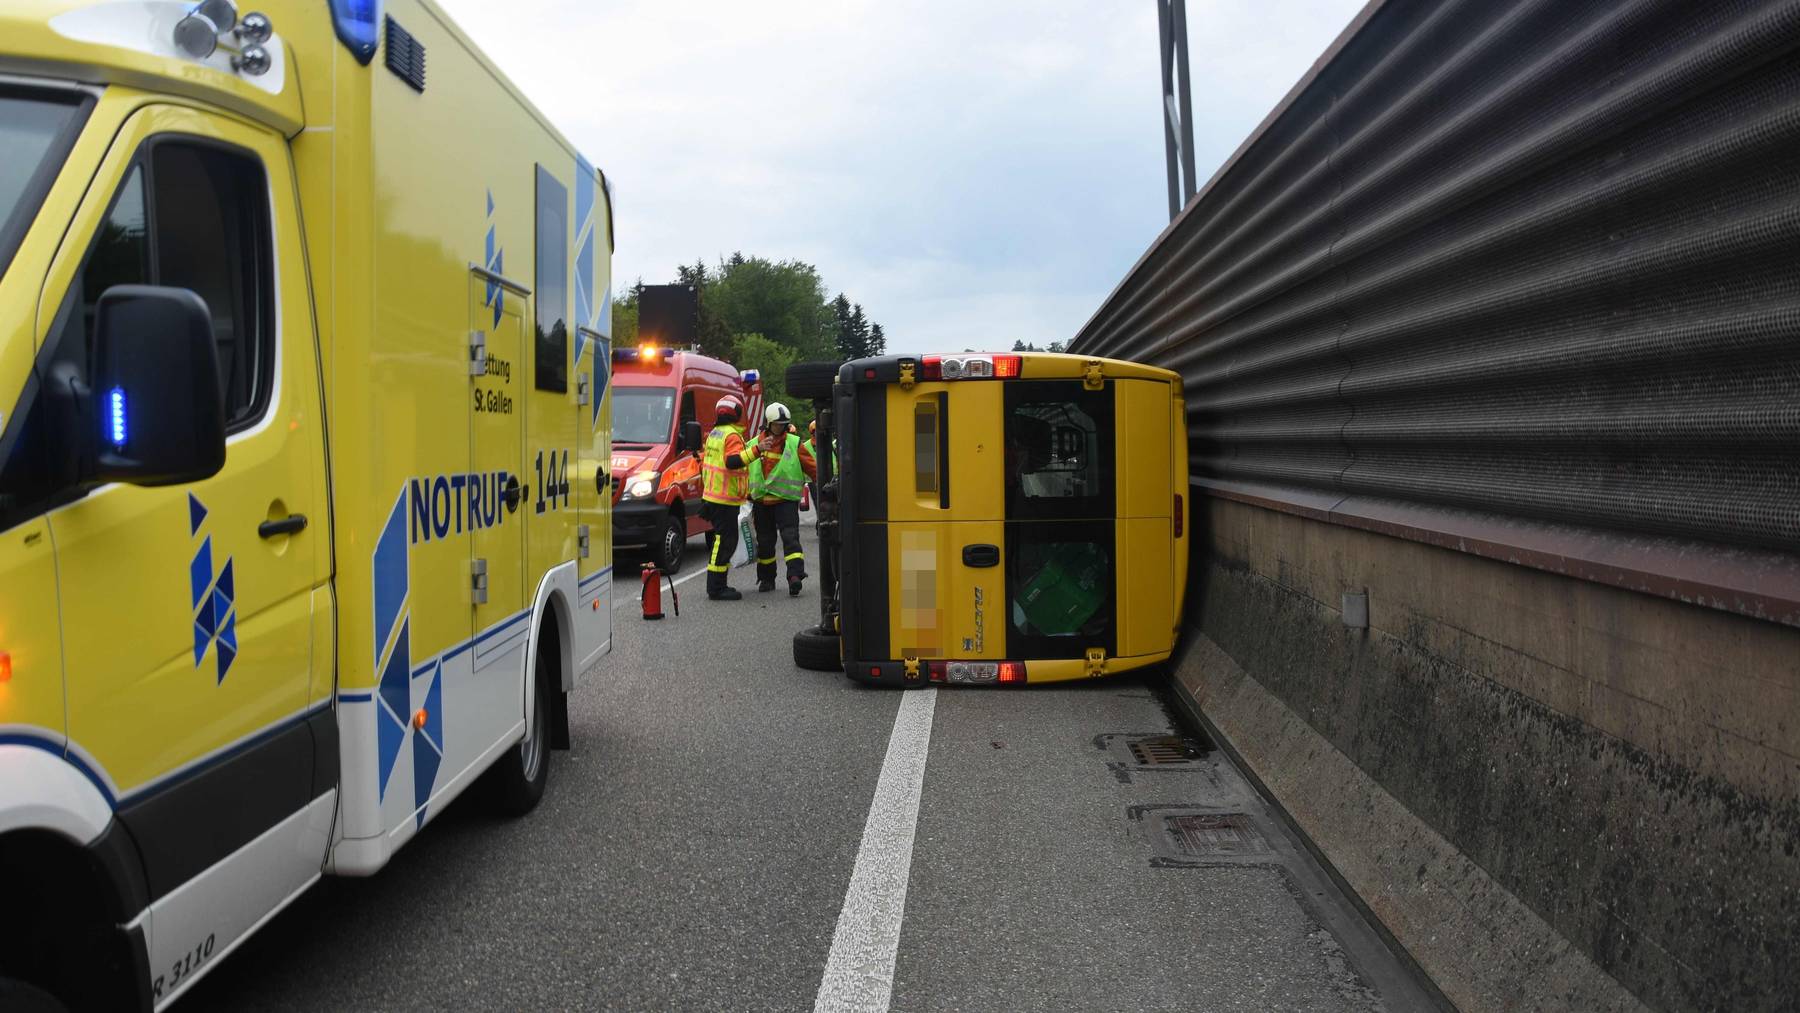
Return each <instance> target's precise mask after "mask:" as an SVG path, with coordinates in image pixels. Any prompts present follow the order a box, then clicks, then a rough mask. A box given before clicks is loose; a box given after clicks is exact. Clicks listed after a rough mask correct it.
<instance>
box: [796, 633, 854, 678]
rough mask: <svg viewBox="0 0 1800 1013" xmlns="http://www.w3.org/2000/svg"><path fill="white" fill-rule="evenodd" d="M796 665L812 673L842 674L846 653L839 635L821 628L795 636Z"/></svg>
mask: <svg viewBox="0 0 1800 1013" xmlns="http://www.w3.org/2000/svg"><path fill="white" fill-rule="evenodd" d="M794 664H796V665H798V666H800V667H801V668H804V669H806V670H807V671H810V672H842V671H843V670H844V651H843V646H842V643H841V642H840V641H839V639H838V636H837V634H835V633H832V632H830V631H829V630H826V629H824V628H823V627H819V626H808V627H807V628H806V629H803V630H801V631H800V632H798V633H796V634H794Z"/></svg>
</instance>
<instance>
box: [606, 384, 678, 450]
mask: <svg viewBox="0 0 1800 1013" xmlns="http://www.w3.org/2000/svg"><path fill="white" fill-rule="evenodd" d="M674 415H675V391H674V389H673V388H669V387H614V388H613V442H614V443H615V444H617V443H641V444H646V445H648V444H655V443H667V442H669V431H670V430H669V423H670V420H671V419H672V418H673V417H674Z"/></svg>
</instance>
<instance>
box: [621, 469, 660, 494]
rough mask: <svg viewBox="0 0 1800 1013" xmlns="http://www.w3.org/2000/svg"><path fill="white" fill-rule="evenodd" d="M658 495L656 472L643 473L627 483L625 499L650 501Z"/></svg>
mask: <svg viewBox="0 0 1800 1013" xmlns="http://www.w3.org/2000/svg"><path fill="white" fill-rule="evenodd" d="M654 495H656V472H654V471H641V472H639V473H637V474H636V475H633V476H631V478H630V479H629V480H628V481H626V483H625V497H624V498H625V499H649V498H650V497H651V496H654Z"/></svg>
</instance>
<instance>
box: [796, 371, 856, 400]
mask: <svg viewBox="0 0 1800 1013" xmlns="http://www.w3.org/2000/svg"><path fill="white" fill-rule="evenodd" d="M842 365H843V363H841V362H796V363H794V364H793V365H792V366H789V367H788V369H787V392H788V394H789V395H790V396H792V397H798V398H805V399H806V400H808V401H824V400H827V399H829V398H830V397H831V385H832V384H833V383H835V382H836V381H837V375H838V367H840V366H842Z"/></svg>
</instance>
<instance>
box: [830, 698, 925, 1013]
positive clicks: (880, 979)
mask: <svg viewBox="0 0 1800 1013" xmlns="http://www.w3.org/2000/svg"><path fill="white" fill-rule="evenodd" d="M904 692H905V693H906V695H905V696H903V697H901V698H900V712H899V713H898V714H896V715H895V716H894V734H893V736H892V737H891V738H889V739H888V749H887V759H885V760H883V761H882V763H881V777H880V779H879V780H878V781H876V782H875V800H874V801H873V802H870V803H869V819H868V822H866V823H864V824H863V835H862V844H861V845H860V846H859V847H858V848H857V850H856V866H855V868H854V869H852V871H851V873H850V888H849V890H847V891H845V893H844V906H843V908H842V910H840V911H839V912H838V920H837V932H836V933H834V934H833V935H832V937H831V955H830V956H829V957H827V958H826V960H825V977H824V979H823V980H822V981H820V982H819V995H818V998H817V999H815V1000H814V1001H813V1010H814V1013H839V1011H847V1010H856V1011H859V1013H864V1011H866V1013H886V1010H887V1008H888V1003H889V1001H890V1000H891V999H892V998H893V994H894V958H895V956H896V954H897V953H898V951H899V949H900V919H901V916H902V915H904V914H905V913H906V881H907V877H908V876H909V875H910V874H911V872H912V847H913V832H914V831H915V830H916V829H917V828H918V824H919V795H920V793H921V791H922V790H923V789H924V786H925V757H926V754H927V753H928V752H929V751H930V747H931V716H932V713H933V712H934V711H935V710H936V708H937V690H936V689H914V690H905V691H904Z"/></svg>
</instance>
